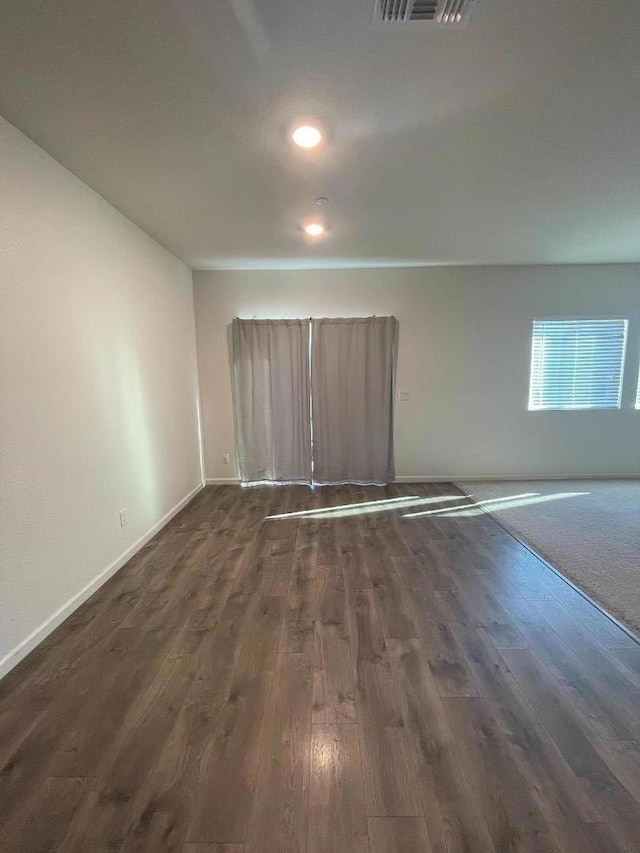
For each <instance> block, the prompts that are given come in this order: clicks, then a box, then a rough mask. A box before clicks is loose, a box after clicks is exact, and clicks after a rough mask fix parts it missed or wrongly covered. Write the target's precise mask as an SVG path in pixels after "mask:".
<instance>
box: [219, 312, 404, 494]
mask: <svg viewBox="0 0 640 853" xmlns="http://www.w3.org/2000/svg"><path fill="white" fill-rule="evenodd" d="M397 340H398V322H397V320H396V319H395V317H358V318H354V319H342V318H331V319H314V320H311V321H310V320H234V321H233V329H232V358H233V363H232V379H233V393H234V415H235V426H236V444H237V449H238V458H239V462H240V476H241V479H242V480H243V482H245V483H248V482H259V481H271V482H305V483H309V482H315V483H341V482H351V483H354V482H355V483H387V482H389V480H392V479H393V477H394V467H393V394H394V375H395V362H396V355H397Z"/></svg>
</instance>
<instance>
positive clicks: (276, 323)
mask: <svg viewBox="0 0 640 853" xmlns="http://www.w3.org/2000/svg"><path fill="white" fill-rule="evenodd" d="M231 343H232V376H233V393H234V411H235V420H236V444H237V451H238V460H239V466H240V477H241V479H242V480H243V481H244V482H255V481H258V480H276V481H277V480H280V481H302V482H309V481H310V480H311V423H310V412H309V397H310V394H309V320H234V321H233V325H232V339H231Z"/></svg>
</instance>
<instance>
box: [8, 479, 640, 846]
mask: <svg viewBox="0 0 640 853" xmlns="http://www.w3.org/2000/svg"><path fill="white" fill-rule="evenodd" d="M345 506H346V507H347V508H346V509H341V508H340V507H345ZM332 507H334V509H331V508H332ZM514 511H516V512H517V510H514ZM296 513H298V514H296ZM274 516H275V517H274ZM0 827H1V828H0V850H1V851H2V853H44V851H56V853H115V852H116V851H123V852H124V851H127V853H132V851H154V853H161V852H162V851H177V853H356V852H357V853H363V852H364V851H370V853H374V851H375V853H431V852H432V851H433V853H445V851H447V853H463V851H464V853H476V851H477V853H489V851H500V853H508V852H509V853H511V851H562V852H563V853H573V851H575V853H614V851H627V852H628V853H631V851H640V646H639V645H638V644H637V643H636V642H635V641H634V640H633V639H632V638H630V637H629V636H628V635H627V634H625V633H624V632H623V631H621V630H620V629H619V628H618V627H617V626H616V625H615V624H614V623H613V622H612V621H610V620H609V619H607V618H606V616H604V615H603V614H602V613H601V612H599V611H598V610H597V609H596V608H595V607H594V606H593V605H591V604H590V603H589V602H588V601H587V600H586V599H584V598H583V597H582V596H580V595H579V594H578V593H577V592H576V591H575V590H574V589H573V588H572V587H570V586H569V585H568V584H566V583H565V582H564V581H563V580H562V578H560V577H559V576H558V575H556V574H555V573H554V572H552V571H551V570H550V569H549V568H548V567H547V566H545V565H544V564H543V563H541V562H540V561H538V560H537V559H536V558H535V557H534V556H533V555H532V554H531V553H530V552H529V551H527V550H526V549H525V548H524V547H523V546H522V545H521V544H520V543H519V542H517V541H516V540H515V539H513V538H512V537H511V536H510V535H509V534H508V533H506V532H505V531H504V530H503V529H502V528H501V527H499V526H498V525H497V524H496V523H495V522H494V521H493V520H492V519H491V518H490V517H489V516H487V515H485V514H483V513H482V512H481V511H480V510H478V509H477V508H473V506H472V505H471V504H470V502H469V501H468V500H467V499H466V498H464V497H463V496H462V495H461V494H460V493H459V492H458V491H457V490H456V488H455V487H454V486H451V485H447V484H438V485H406V486H404V485H403V486H399V485H396V486H390V487H388V488H360V487H355V486H353V487H351V486H344V487H328V488H323V489H320V490H317V491H315V492H311V491H310V490H308V489H306V488H304V487H282V488H273V489H271V488H256V489H248V490H242V489H240V488H239V487H236V486H220V487H212V488H208V489H206V490H205V491H203V492H202V493H201V494H200V495H198V497H196V498H195V499H194V501H193V502H192V503H191V504H190V505H189V506H188V507H187V508H186V509H185V510H184V511H183V512H181V513H180V515H179V516H177V517H176V518H175V519H174V520H173V521H172V522H171V523H170V524H169V525H168V527H166V528H165V529H164V530H163V531H162V532H161V533H160V534H159V535H158V536H157V537H156V538H155V539H154V540H153V541H152V542H150V543H149V544H148V545H147V546H146V547H145V548H144V549H143V550H142V551H140V552H139V553H138V554H137V555H136V557H135V558H134V559H133V560H131V561H130V562H129V563H128V564H127V566H125V568H123V569H122V570H121V571H120V572H119V573H118V574H117V575H116V576H114V577H113V578H112V579H111V580H110V581H109V582H108V583H107V584H105V586H104V587H102V589H101V590H99V592H98V593H96V594H95V595H94V596H93V598H91V599H90V600H89V601H88V602H87V603H86V604H85V605H84V606H83V607H82V608H80V609H79V610H78V611H77V612H76V613H74V614H73V616H72V617H70V618H69V619H68V620H67V621H66V622H65V623H64V624H63V625H62V626H61V627H60V628H59V629H58V630H57V631H55V632H54V633H53V634H52V635H51V636H50V637H49V638H47V640H46V641H45V642H44V643H43V644H42V645H41V646H39V647H38V648H37V649H36V650H35V651H34V652H33V653H32V654H31V655H30V656H29V657H28V658H27V659H26V660H25V661H23V662H22V663H21V664H20V665H19V666H18V667H17V668H16V669H15V670H13V671H12V672H11V673H10V674H9V675H8V676H7V677H6V678H5V679H4V680H3V681H2V682H0Z"/></svg>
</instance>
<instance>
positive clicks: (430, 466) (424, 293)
mask: <svg viewBox="0 0 640 853" xmlns="http://www.w3.org/2000/svg"><path fill="white" fill-rule="evenodd" d="M194 291H195V307H196V329H197V339H198V359H199V370H200V382H201V401H202V420H203V434H204V447H205V471H206V476H207V478H210V479H217V478H226V477H233V476H236V470H235V467H234V465H233V464H232V465H231V466H229V465H223V464H222V453H223V452H225V451H231V452H232V453H233V451H234V432H233V414H232V404H231V392H230V380H229V362H228V351H227V335H226V330H227V325H228V324H229V323H230V322H231V320H232V318H233V317H236V316H239V317H245V318H250V317H256V318H269V317H272V318H280V317H307V316H344V317H349V316H362V315H370V314H378V315H383V314H394V315H395V316H396V317H397V318H398V320H399V321H400V349H399V358H398V391H406V392H409V394H410V395H411V399H410V400H409V401H407V402H398V401H396V404H395V405H396V421H395V449H396V472H397V476H398V477H399V478H408V479H413V478H416V477H420V478H422V477H424V478H436V479H438V478H446V479H449V478H452V477H460V478H463V477H464V478H468V477H485V476H487V477H494V476H523V477H527V476H565V475H566V476H580V475H593V476H598V475H626V474H639V473H640V411H636V410H634V409H633V403H634V397H635V390H636V385H637V381H638V354H639V350H640V345H639V341H640V266H636V265H614V266H571V267H570V266H564V267H553V266H540V267H449V268H411V269H377V270H371V269H369V270H362V269H361V270H315V271H312V270H308V271H294V270H291V271H279V272H278V271H214V272H204V271H203V272H196V273H194ZM580 315H589V316H591V315H604V316H620V317H628V318H629V321H630V325H629V336H628V346H627V354H628V357H627V360H626V368H627V369H626V372H625V377H624V388H623V408H622V409H621V410H620V411H591V412H528V411H527V399H528V390H529V366H530V346H531V344H530V341H531V323H532V319H533V317H534V316H535V317H543V316H580ZM234 461H235V460H234V458H233V457H232V462H234Z"/></svg>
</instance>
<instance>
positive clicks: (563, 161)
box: [0, 0, 640, 268]
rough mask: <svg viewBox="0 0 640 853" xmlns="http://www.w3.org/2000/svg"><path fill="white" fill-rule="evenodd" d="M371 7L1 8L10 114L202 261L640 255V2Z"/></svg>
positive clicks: (5, 103) (3, 102) (71, 3)
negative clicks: (308, 123)
mask: <svg viewBox="0 0 640 853" xmlns="http://www.w3.org/2000/svg"><path fill="white" fill-rule="evenodd" d="M372 2H373V0H57V2H49V0H2V3H1V4H0V113H1V114H2V115H4V116H5V117H6V118H7V119H8V120H9V121H10V122H12V123H13V124H15V125H17V126H18V127H19V128H20V129H21V130H23V131H24V132H25V133H26V134H27V135H28V136H30V137H31V138H32V139H34V140H35V141H36V142H37V143H39V144H40V145H41V146H42V147H43V148H45V149H46V150H47V151H49V152H50V153H51V154H52V155H53V156H54V157H56V158H57V159H58V160H59V161H60V162H61V163H63V164H64V165H65V166H67V167H68V168H69V169H70V170H71V171H72V172H74V173H75V174H76V175H78V176H80V177H81V178H82V179H84V180H85V181H86V182H87V183H88V184H90V185H91V186H92V187H93V188H94V189H96V190H97V191H98V192H99V193H101V194H102V195H103V196H104V197H105V198H107V199H108V200H109V201H110V202H112V203H113V204H114V205H115V206H116V207H118V208H119V209H120V210H122V211H123V212H124V213H126V214H127V215H128V216H129V217H130V218H131V219H133V220H134V221H135V222H136V223H138V224H139V225H140V226H141V227H142V228H144V229H145V230H146V231H148V232H149V233H150V234H151V235H153V236H154V237H156V238H157V239H158V240H159V241H160V242H161V243H163V244H164V245H165V246H167V247H168V248H169V249H171V250H172V251H173V252H175V253H176V254H177V255H178V256H180V257H181V258H183V259H184V260H186V261H187V262H189V263H190V264H191V265H192V266H195V267H210V268H214V267H278V266H282V267H286V266H346V265H363V266H366V265H385V264H389V265H397V264H404V263H406V264H431V263H434V264H435V263H474V264H475V263H482V264H486V263H564V262H568V263H573V262H612V261H623V262H625V261H638V260H640V158H639V156H638V152H639V150H640V148H639V144H640V2H638V0H477V4H476V8H475V10H474V12H473V15H472V18H471V21H470V22H469V24H468V25H467V26H466V27H464V28H459V29H450V30H437V29H433V28H431V27H430V26H429V25H426V26H425V25H423V24H419V23H415V24H410V25H405V26H392V25H387V26H384V27H379V28H373V27H372V25H371V21H372V8H373V7H372ZM309 115H312V116H315V117H317V118H318V119H319V120H321V121H322V122H323V124H324V125H325V126H326V127H327V128H328V129H329V131H330V140H329V143H328V145H327V146H326V148H325V150H324V151H323V152H321V153H320V154H313V155H312V154H309V153H306V154H305V153H302V152H299V151H294V150H292V149H291V146H290V145H289V143H288V141H287V130H288V129H289V127H290V125H291V123H292V122H293V121H294V120H295V119H296V118H297V117H299V116H309ZM319 195H323V196H328V197H329V198H330V204H329V205H328V207H327V208H326V209H325V211H326V216H327V218H328V220H329V222H330V225H331V234H330V236H329V238H328V239H326V240H325V241H324V242H322V243H319V244H315V245H309V244H308V243H306V242H305V241H304V240H303V239H302V238H301V235H300V233H299V232H298V230H297V229H296V222H297V221H298V220H299V219H300V218H304V217H305V216H306V215H308V214H309V213H312V212H313V200H314V198H315V197H316V196H319Z"/></svg>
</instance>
